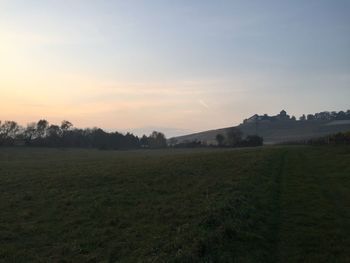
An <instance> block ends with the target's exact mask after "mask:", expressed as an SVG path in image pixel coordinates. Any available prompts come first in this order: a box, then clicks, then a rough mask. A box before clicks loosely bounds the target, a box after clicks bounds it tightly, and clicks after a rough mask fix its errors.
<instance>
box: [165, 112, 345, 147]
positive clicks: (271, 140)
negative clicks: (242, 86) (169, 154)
mask: <svg viewBox="0 0 350 263" xmlns="http://www.w3.org/2000/svg"><path fill="white" fill-rule="evenodd" d="M347 113H350V112H349V111H347V112H346V115H345V116H344V117H343V118H344V119H343V120H341V119H337V118H339V117H334V118H333V117H324V115H322V114H321V115H320V113H317V114H315V115H308V117H309V118H308V119H305V118H303V117H301V119H302V120H298V121H297V120H295V118H293V117H292V118H290V117H289V116H288V115H287V114H286V112H285V111H281V113H280V114H278V115H276V116H272V117H270V116H267V115H262V116H259V115H254V116H252V117H251V118H249V119H246V120H244V122H243V123H242V124H240V125H238V126H235V127H236V128H239V129H240V130H241V131H242V133H243V136H247V135H259V136H261V137H263V138H264V144H277V143H282V142H291V141H302V140H307V139H310V138H315V137H321V136H325V135H329V134H333V133H337V132H344V131H350V119H347V118H348V117H349V116H350V114H347ZM311 116H322V118H321V117H318V118H317V117H311ZM327 116H328V115H327ZM329 116H331V115H329ZM230 128H232V127H227V128H222V129H216V130H209V131H203V132H199V133H194V134H189V135H184V136H179V137H174V138H171V139H170V141H171V142H172V143H184V142H192V141H196V140H197V141H201V142H202V143H205V144H213V145H215V144H216V139H215V137H216V135H217V134H223V135H225V134H226V133H227V131H228V129H230Z"/></svg>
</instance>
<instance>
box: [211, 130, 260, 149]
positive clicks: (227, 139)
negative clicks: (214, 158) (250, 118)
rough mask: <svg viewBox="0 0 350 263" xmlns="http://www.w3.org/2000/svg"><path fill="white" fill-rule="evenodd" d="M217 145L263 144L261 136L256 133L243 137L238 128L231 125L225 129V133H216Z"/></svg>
mask: <svg viewBox="0 0 350 263" xmlns="http://www.w3.org/2000/svg"><path fill="white" fill-rule="evenodd" d="M215 139H216V141H217V144H218V146H223V147H224V146H226V147H254V146H261V145H263V142H264V140H263V138H262V137H260V136H258V135H248V136H247V137H245V138H243V133H242V131H241V130H240V129H238V128H236V127H233V128H230V129H228V130H227V132H226V134H221V133H219V134H217V135H216V137H215Z"/></svg>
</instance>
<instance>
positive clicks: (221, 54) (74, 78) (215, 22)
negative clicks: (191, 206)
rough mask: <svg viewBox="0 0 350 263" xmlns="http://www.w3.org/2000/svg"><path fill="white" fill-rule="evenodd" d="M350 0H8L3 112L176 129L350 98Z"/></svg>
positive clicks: (2, 14) (0, 37)
mask: <svg viewBox="0 0 350 263" xmlns="http://www.w3.org/2000/svg"><path fill="white" fill-rule="evenodd" d="M349 14H350V1H348V0H344V1H342V0H328V1H323V0H310V1H305V0H299V1H298V0H296V1H284V0H278V1H277V0H276V1H261V0H259V1H246V0H244V1H243V0H242V1H234V0H230V1H220V0H218V1H205V0H198V1H191V0H177V1H169V0H163V1H161V0H158V1H155V0H144V1H141V0H140V1H133V0H127V1H117V0H115V1H107V0H104V1H97V0H96V1H87V0H81V1H79V0H66V1H65V0H60V1H59V0H56V1H50V0H46V1H34V0H33V1H30V0H23V1H16V0H0V120H15V121H17V122H19V123H20V124H22V125H25V124H26V123H28V122H32V121H37V120H38V119H42V118H45V119H47V120H48V121H50V122H52V123H59V122H60V121H61V120H63V119H68V120H70V121H71V122H72V123H74V125H75V126H77V127H82V128H84V127H93V126H98V127H101V128H104V129H106V130H118V131H127V130H128V131H133V132H136V133H138V134H140V133H142V132H146V133H148V132H149V131H150V130H152V129H157V130H160V131H163V132H165V134H166V135H168V136H172V135H178V134H184V133H188V132H194V131H201V130H207V129H213V128H220V127H227V126H232V125H235V124H238V123H240V122H241V121H242V119H244V118H246V117H249V116H251V115H253V114H254V113H259V114H263V113H268V114H271V115H272V114H276V113H278V112H279V111H280V110H281V109H285V110H287V112H288V113H290V114H291V115H296V116H297V117H299V116H300V115H301V114H302V113H314V112H318V111H324V110H329V111H331V110H337V111H339V110H347V109H350V15H349Z"/></svg>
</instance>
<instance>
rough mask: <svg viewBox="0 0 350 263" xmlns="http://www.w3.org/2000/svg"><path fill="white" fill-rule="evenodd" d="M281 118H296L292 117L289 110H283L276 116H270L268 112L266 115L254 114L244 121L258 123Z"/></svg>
mask: <svg viewBox="0 0 350 263" xmlns="http://www.w3.org/2000/svg"><path fill="white" fill-rule="evenodd" d="M280 120H284V121H286V120H295V119H291V118H290V116H289V115H288V114H287V112H286V111H285V110H282V111H281V112H280V113H279V114H277V115H275V116H269V115H267V114H264V115H258V114H254V115H253V116H251V117H250V118H248V119H245V120H244V121H243V123H256V122H263V121H268V122H269V121H280Z"/></svg>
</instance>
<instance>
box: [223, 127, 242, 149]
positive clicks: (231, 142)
mask: <svg viewBox="0 0 350 263" xmlns="http://www.w3.org/2000/svg"><path fill="white" fill-rule="evenodd" d="M241 140H242V132H241V130H240V129H238V128H235V127H233V128H230V129H229V130H228V131H227V138H226V141H227V145H228V146H236V145H237V144H239V142H240V141H241Z"/></svg>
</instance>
